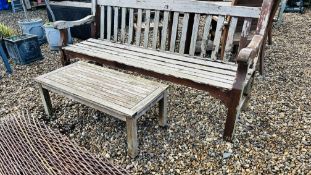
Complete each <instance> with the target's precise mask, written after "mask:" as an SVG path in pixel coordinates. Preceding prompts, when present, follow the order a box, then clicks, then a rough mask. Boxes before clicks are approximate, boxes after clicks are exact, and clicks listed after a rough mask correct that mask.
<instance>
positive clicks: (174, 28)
mask: <svg viewBox="0 0 311 175" xmlns="http://www.w3.org/2000/svg"><path fill="white" fill-rule="evenodd" d="M178 22H179V12H174V17H173V25H172V34H171V41H170V52H175V45H176V37H177V30H178Z"/></svg>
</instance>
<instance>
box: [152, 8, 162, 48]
mask: <svg viewBox="0 0 311 175" xmlns="http://www.w3.org/2000/svg"><path fill="white" fill-rule="evenodd" d="M159 21H160V11H158V10H157V11H155V16H154V27H153V39H152V49H157V41H158V29H159Z"/></svg>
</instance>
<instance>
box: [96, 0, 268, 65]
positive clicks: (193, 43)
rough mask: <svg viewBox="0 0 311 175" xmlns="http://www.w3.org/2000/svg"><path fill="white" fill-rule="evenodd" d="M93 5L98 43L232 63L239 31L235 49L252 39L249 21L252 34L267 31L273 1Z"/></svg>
mask: <svg viewBox="0 0 311 175" xmlns="http://www.w3.org/2000/svg"><path fill="white" fill-rule="evenodd" d="M97 2H98V3H97V4H98V5H99V6H100V7H101V8H100V9H101V14H100V18H101V24H100V32H101V33H100V38H101V39H107V40H113V41H114V42H119V43H123V44H125V43H127V44H129V45H135V46H139V47H143V48H150V49H153V50H158V51H162V52H163V51H169V52H174V53H179V54H182V55H188V56H191V57H201V58H206V59H209V60H217V61H218V60H220V61H224V62H227V61H234V59H231V58H232V56H233V55H235V54H236V52H235V51H236V50H235V49H233V48H232V47H233V44H234V43H235V42H234V41H235V40H236V38H237V37H240V31H242V29H243V32H242V35H241V37H240V38H238V39H239V40H240V43H239V44H240V46H238V47H239V49H242V48H244V47H246V44H247V42H244V41H245V40H246V39H247V36H249V35H250V32H249V30H248V29H249V27H250V26H249V25H251V24H252V22H253V23H254V22H256V21H258V28H257V30H256V34H262V33H263V32H265V30H266V27H267V18H268V16H267V15H269V14H268V10H269V8H272V7H270V6H269V5H271V4H272V2H273V0H263V6H262V7H247V6H226V5H219V4H213V3H210V2H208V1H190V0H182V1H181V0H156V1H155V0H97ZM97 14H99V13H97ZM213 16H217V23H213ZM119 19H121V21H119ZM225 21H228V22H229V26H228V28H227V30H226V31H225V32H223V31H224V29H225V28H224V25H225ZM120 23H121V24H120ZM240 23H241V25H240ZM214 24H215V25H214ZM242 24H244V25H243V26H242ZM112 25H113V26H112ZM253 26H254V24H253ZM134 29H135V31H134ZM240 29H241V30H240ZM112 35H113V36H112ZM142 35H143V36H142ZM119 37H120V38H119ZM221 41H223V42H221ZM222 43H223V44H222ZM197 46H199V47H197ZM186 52H187V53H186ZM188 52H189V53H188ZM220 52H221V54H220Z"/></svg>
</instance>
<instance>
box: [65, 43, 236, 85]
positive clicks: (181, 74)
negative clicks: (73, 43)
mask: <svg viewBox="0 0 311 175" xmlns="http://www.w3.org/2000/svg"><path fill="white" fill-rule="evenodd" d="M67 50H68V51H72V52H75V53H79V54H84V55H88V56H92V57H96V58H100V59H103V60H108V61H112V62H117V63H120V64H125V65H128V66H132V67H136V68H141V69H144V70H148V71H151V72H155V73H161V74H164V75H168V76H174V77H176V78H180V79H186V80H191V81H193V82H196V83H200V84H206V85H211V86H215V87H219V88H224V89H232V84H233V82H232V83H224V82H220V81H218V80H212V79H209V78H206V77H201V76H200V75H199V74H197V73H196V74H194V73H189V72H188V71H185V70H179V69H176V68H171V67H167V66H166V65H165V66H163V65H158V64H153V63H148V62H146V60H133V59H131V58H126V57H123V56H117V55H112V54H107V53H104V52H99V51H94V50H92V51H91V50H90V49H81V48H74V47H72V48H68V49H67Z"/></svg>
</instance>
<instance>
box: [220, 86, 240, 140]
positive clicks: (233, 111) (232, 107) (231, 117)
mask: <svg viewBox="0 0 311 175" xmlns="http://www.w3.org/2000/svg"><path fill="white" fill-rule="evenodd" d="M241 94H242V91H241V90H233V92H232V97H231V99H232V100H231V102H230V104H229V106H228V113H227V119H226V124H225V131H224V136H223V137H224V140H225V141H228V142H232V138H233V135H234V130H235V123H236V119H237V118H238V117H239V115H240V111H241V109H240V99H241Z"/></svg>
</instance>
